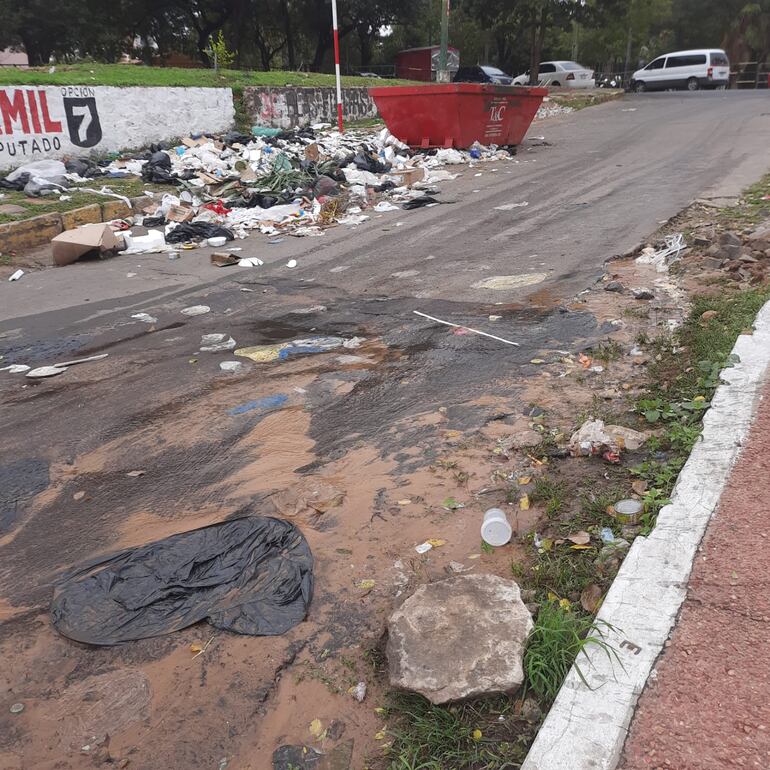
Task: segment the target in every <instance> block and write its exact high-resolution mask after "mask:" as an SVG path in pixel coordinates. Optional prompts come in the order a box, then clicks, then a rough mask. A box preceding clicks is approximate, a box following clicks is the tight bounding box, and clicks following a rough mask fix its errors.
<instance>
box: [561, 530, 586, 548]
mask: <svg viewBox="0 0 770 770" xmlns="http://www.w3.org/2000/svg"><path fill="white" fill-rule="evenodd" d="M566 539H567V540H569V541H570V543H574V544H575V545H588V544H589V543H590V542H591V535H589V534H588V532H586V531H585V530H581V531H580V532H574V533H573V534H571V535H567V538H566Z"/></svg>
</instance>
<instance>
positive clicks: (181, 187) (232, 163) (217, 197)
mask: <svg viewBox="0 0 770 770" xmlns="http://www.w3.org/2000/svg"><path fill="white" fill-rule="evenodd" d="M514 154H515V148H500V147H497V146H495V145H491V146H488V147H487V146H483V145H481V144H478V143H477V144H475V145H474V146H473V147H471V148H470V150H467V151H460V150H455V149H451V148H449V149H431V150H420V151H414V150H412V149H410V148H409V147H408V146H407V145H405V144H403V143H402V142H400V141H399V140H398V139H396V137H394V136H393V135H392V134H390V132H389V131H388V130H387V129H383V130H381V131H379V132H371V131H360V130H359V131H348V132H346V133H344V134H341V133H339V132H338V131H334V130H329V125H328V124H319V125H316V126H313V127H306V128H301V129H295V130H291V131H282V130H279V129H272V128H265V127H262V126H254V127H253V128H252V130H251V133H250V134H245V133H241V132H238V131H230V132H228V133H227V134H225V135H223V136H218V137H215V136H208V135H199V136H192V137H187V138H185V139H183V140H182V142H181V144H179V145H177V146H168V145H153V146H152V147H150V148H149V149H148V150H146V151H144V152H142V153H140V154H137V155H135V156H133V157H125V156H121V157H113V158H112V159H110V160H105V161H103V162H101V163H99V164H98V165H95V164H94V163H93V162H91V161H86V160H79V159H73V160H70V161H68V162H67V163H66V164H64V163H62V162H61V161H38V162H36V163H30V164H27V165H26V166H22V167H21V168H18V169H16V171H14V172H12V173H11V174H9V175H8V176H7V177H6V178H5V179H2V180H0V187H6V188H11V189H16V190H24V191H25V192H26V193H27V194H28V195H35V196H39V195H60V196H62V195H64V194H71V193H72V192H73V191H75V190H82V189H87V190H88V191H89V192H96V193H102V194H105V195H112V196H114V197H117V198H122V196H120V195H117V194H115V193H113V192H112V191H111V190H110V189H109V188H108V187H102V188H101V189H95V188H94V187H90V188H83V187H75V185H80V184H83V183H87V182H89V181H92V180H94V179H98V180H100V181H102V182H104V181H108V180H109V179H114V178H120V177H141V178H142V179H143V180H144V181H145V182H146V183H150V184H152V185H153V186H157V185H169V186H173V187H174V188H175V189H174V190H173V191H170V192H169V193H166V194H163V195H159V194H158V193H157V192H155V193H154V194H151V197H152V198H153V203H152V204H151V205H149V206H147V207H146V208H145V209H144V210H143V211H142V212H141V213H140V214H139V215H137V216H134V217H131V218H129V219H128V220H126V222H125V224H124V225H123V228H122V229H127V226H134V225H142V226H144V227H145V228H151V229H150V233H151V234H152V237H151V238H149V240H147V239H146V236H144V239H143V240H142V241H140V242H138V243H137V242H136V239H134V241H133V242H131V238H130V237H129V238H128V239H127V243H126V250H127V251H128V252H129V253H142V252H147V251H163V250H170V249H171V248H173V247H172V246H169V245H168V244H175V245H177V247H178V245H180V244H187V245H194V244H196V243H200V242H202V241H204V240H207V239H209V238H212V237H224V238H225V239H226V240H232V239H234V238H245V237H246V236H247V234H248V233H249V232H252V231H259V232H261V233H264V234H266V235H271V236H275V235H277V234H279V233H281V234H289V235H293V236H318V235H323V233H324V231H325V230H326V228H328V227H332V226H336V225H352V226H355V225H359V224H361V223H362V222H364V221H366V220H367V219H368V218H369V214H368V213H365V212H370V211H374V212H376V213H384V212H387V211H395V210H397V209H406V210H410V209H413V208H420V207H423V206H435V205H438V204H439V203H440V201H438V200H437V199H436V198H435V197H434V196H436V195H437V194H438V189H437V188H436V185H437V184H438V183H440V182H442V181H446V180H451V179H455V178H456V177H457V176H458V174H456V173H452V172H451V171H449V170H447V169H445V168H443V167H444V166H454V165H460V164H464V163H470V164H472V165H473V164H476V163H479V162H489V161H502V160H506V159H507V160H510V159H511V157H512V156H513V155H514ZM156 189H157V187H156ZM160 236H162V237H160Z"/></svg>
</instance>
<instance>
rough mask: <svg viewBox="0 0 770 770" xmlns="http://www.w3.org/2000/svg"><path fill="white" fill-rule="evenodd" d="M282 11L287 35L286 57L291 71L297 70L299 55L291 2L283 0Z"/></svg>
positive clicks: (284, 29)
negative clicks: (296, 47) (295, 45)
mask: <svg viewBox="0 0 770 770" xmlns="http://www.w3.org/2000/svg"><path fill="white" fill-rule="evenodd" d="M281 11H282V13H283V31H284V34H285V35H286V57H287V59H288V64H289V69H290V70H296V69H297V54H296V51H295V48H294V26H293V25H292V23H291V10H290V8H289V0H282V2H281Z"/></svg>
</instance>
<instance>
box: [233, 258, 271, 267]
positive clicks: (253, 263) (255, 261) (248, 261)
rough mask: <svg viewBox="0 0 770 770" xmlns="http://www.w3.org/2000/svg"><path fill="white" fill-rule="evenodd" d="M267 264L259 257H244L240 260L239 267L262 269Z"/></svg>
mask: <svg viewBox="0 0 770 770" xmlns="http://www.w3.org/2000/svg"><path fill="white" fill-rule="evenodd" d="M264 264H265V263H264V262H263V261H262V260H261V259H260V258H259V257H243V258H242V259H239V260H238V266H239V267H260V266H261V265H264Z"/></svg>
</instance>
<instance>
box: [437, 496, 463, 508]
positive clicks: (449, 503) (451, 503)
mask: <svg viewBox="0 0 770 770" xmlns="http://www.w3.org/2000/svg"><path fill="white" fill-rule="evenodd" d="M441 507H442V508H443V509H444V510H446V511H457V510H459V509H460V508H465V504H464V503H458V502H457V500H455V499H454V497H447V498H446V499H445V500H444V502H443V503H441Z"/></svg>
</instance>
